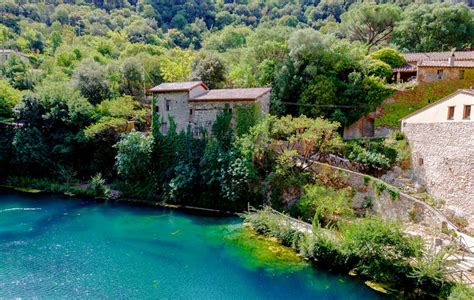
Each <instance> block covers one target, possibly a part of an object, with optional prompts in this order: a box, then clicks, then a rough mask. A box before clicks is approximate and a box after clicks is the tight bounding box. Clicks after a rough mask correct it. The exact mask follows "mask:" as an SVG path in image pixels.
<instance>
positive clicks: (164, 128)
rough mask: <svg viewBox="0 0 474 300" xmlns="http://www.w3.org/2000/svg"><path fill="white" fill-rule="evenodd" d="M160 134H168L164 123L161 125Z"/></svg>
mask: <svg viewBox="0 0 474 300" xmlns="http://www.w3.org/2000/svg"><path fill="white" fill-rule="evenodd" d="M161 133H163V134H167V133H168V123H166V122H163V123H161Z"/></svg>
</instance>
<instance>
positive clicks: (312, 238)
mask: <svg viewBox="0 0 474 300" xmlns="http://www.w3.org/2000/svg"><path fill="white" fill-rule="evenodd" d="M339 243H340V241H339V240H338V239H337V238H335V237H334V235H333V234H331V233H330V232H328V231H325V230H322V229H320V230H318V231H316V232H314V233H313V234H311V235H306V236H305V238H304V239H303V240H302V242H301V245H300V249H299V250H300V254H301V256H303V257H304V258H306V259H311V260H316V261H317V262H319V263H321V264H325V265H329V266H333V267H343V266H344V265H345V262H346V261H347V257H346V256H345V255H344V253H343V252H342V251H341V249H340V247H339Z"/></svg>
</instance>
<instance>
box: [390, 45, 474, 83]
mask: <svg viewBox="0 0 474 300" xmlns="http://www.w3.org/2000/svg"><path fill="white" fill-rule="evenodd" d="M402 55H403V56H404V58H405V61H406V63H405V65H403V66H401V67H399V68H395V69H393V73H394V76H395V78H396V81H397V82H407V81H411V80H415V79H416V80H417V81H418V82H433V81H436V80H446V79H464V78H474V51H454V52H424V53H405V54H402Z"/></svg>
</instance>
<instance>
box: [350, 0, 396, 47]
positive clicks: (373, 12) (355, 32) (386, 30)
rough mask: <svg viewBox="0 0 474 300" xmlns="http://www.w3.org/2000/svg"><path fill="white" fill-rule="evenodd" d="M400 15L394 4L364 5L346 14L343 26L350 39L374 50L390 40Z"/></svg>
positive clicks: (351, 9)
mask: <svg viewBox="0 0 474 300" xmlns="http://www.w3.org/2000/svg"><path fill="white" fill-rule="evenodd" d="M400 15H401V9H400V7H399V6H397V5H394V4H379V5H377V4H374V3H370V4H369V3H363V4H359V5H354V6H352V7H351V8H350V9H349V11H348V12H346V13H344V14H343V15H342V16H341V19H342V22H341V24H342V28H343V30H344V31H345V33H346V35H347V36H348V37H349V38H350V39H352V40H355V41H361V42H364V43H366V44H367V45H368V46H369V48H372V47H374V46H376V45H379V44H381V43H383V42H387V41H389V40H390V38H391V37H392V33H393V30H394V28H395V24H396V23H397V22H398V21H399V20H400Z"/></svg>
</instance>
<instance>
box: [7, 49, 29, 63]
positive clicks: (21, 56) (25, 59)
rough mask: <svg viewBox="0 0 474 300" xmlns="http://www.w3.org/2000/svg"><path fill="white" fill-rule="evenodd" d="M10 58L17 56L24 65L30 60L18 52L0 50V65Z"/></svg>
mask: <svg viewBox="0 0 474 300" xmlns="http://www.w3.org/2000/svg"><path fill="white" fill-rule="evenodd" d="M12 56H18V57H19V58H20V59H21V60H22V61H23V62H24V63H28V62H29V60H30V58H29V57H28V55H26V54H23V53H21V52H19V51H16V50H11V49H0V64H3V63H4V62H6V61H7V60H8V59H10V57H12Z"/></svg>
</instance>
